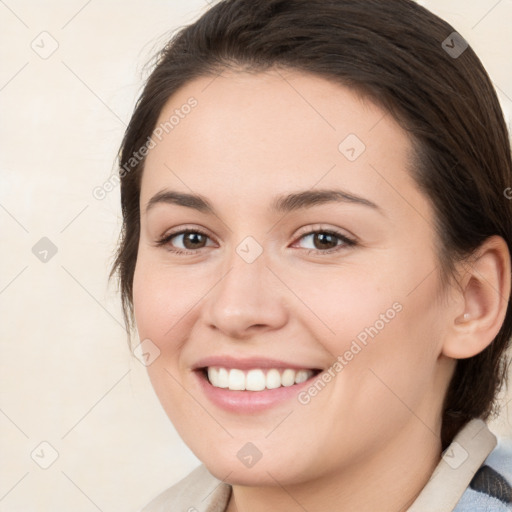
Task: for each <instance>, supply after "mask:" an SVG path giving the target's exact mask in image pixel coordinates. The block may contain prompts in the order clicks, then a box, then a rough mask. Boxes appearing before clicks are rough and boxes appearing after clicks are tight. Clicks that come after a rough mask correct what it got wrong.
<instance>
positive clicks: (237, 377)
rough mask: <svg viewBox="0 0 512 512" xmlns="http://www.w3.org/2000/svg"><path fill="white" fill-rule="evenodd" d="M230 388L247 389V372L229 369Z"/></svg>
mask: <svg viewBox="0 0 512 512" xmlns="http://www.w3.org/2000/svg"><path fill="white" fill-rule="evenodd" d="M228 388H229V389H232V390H233V391H244V390H245V374H244V372H243V371H242V370H230V371H229V384H228Z"/></svg>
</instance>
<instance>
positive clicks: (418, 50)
mask: <svg viewBox="0 0 512 512" xmlns="http://www.w3.org/2000/svg"><path fill="white" fill-rule="evenodd" d="M120 176H121V200H122V210H123V219H124V226H123V235H122V239H121V244H120V247H119V252H118V256H117V260H116V262H115V265H114V268H113V273H114V272H116V271H118V272H119V276H120V283H121V291H122V298H123V303H124V307H125V318H126V320H127V324H128V327H129V328H131V327H135V326H136V328H137V331H138V335H139V337H140V340H142V341H141V344H140V346H139V347H138V348H137V350H138V351H139V352H140V353H141V354H143V355H144V358H145V361H146V364H147V365H148V372H149V376H150V379H151V382H152V384H153V387H154V389H155V391H156V393H157V395H158V397H159V399H160V401H161V403H162V406H163V407H164V409H165V411H166V413H167V414H168V416H169V418H170V419H171V421H172V422H173V423H174V425H175V427H176V428H177V430H178V432H179V433H180V435H181V436H182V438H183V439H184V441H185V442H186V443H187V445H188V446H189V447H190V448H191V449H192V451H193V452H194V453H195V454H196V455H197V457H198V458H199V459H200V460H201V461H202V462H203V463H204V465H203V466H201V467H200V468H198V469H197V470H196V471H194V472H193V473H192V474H191V475H189V476H188V477H187V478H185V479H184V480H183V481H182V482H180V483H179V484H177V485H176V486H174V487H172V488H171V489H170V490H168V491H166V492H164V493H163V494H162V495H160V496H159V497H157V498H156V499H155V500H154V501H153V502H152V503H151V504H150V505H148V507H147V508H146V509H145V510H147V511H157V510H158V511H160V510H161V511H163V510H190V511H195V510H208V511H210V512H212V511H227V512H234V511H238V512H247V511H255V510H273V511H287V512H289V511H295V510H307V511H309V512H313V511H317V510H333V511H352V510H357V511H366V510H368V511H369V510H372V511H373V510H379V511H405V510H409V511H420V510H428V511H437V512H443V511H451V510H457V511H458V512H460V511H466V510H482V509H483V508H482V507H484V508H485V507H487V509H489V510H509V509H510V507H511V502H512V496H511V494H512V491H511V488H510V478H511V475H510V467H511V466H512V462H511V460H510V458H508V459H507V455H506V454H505V455H503V452H502V450H501V449H496V438H495V437H494V436H493V435H492V434H491V432H490V431H489V430H488V428H487V426H486V424H485V423H484V420H485V419H487V418H488V417H489V416H490V414H491V412H492V410H493V403H494V398H495V395H496V393H497V391H498V390H499V388H500V385H501V384H502V381H503V379H504V375H505V371H506V365H505V362H506V361H505V349H506V347H507V343H508V342H509V340H510V337H511V334H512V311H511V307H510V306H509V298H510V288H511V260H510V248H511V245H512V202H511V201H509V200H508V199H507V198H506V195H505V194H504V191H505V190H506V189H507V187H510V185H511V183H512V164H511V154H510V144H509V140H508V136H507V131H506V127H505V124H504V121H503V116H502V113H501V110H500V107H499V104H498V100H497V98H496V94H495V92H494V90H493V88H492V85H491V82H490V80H489V78H488V76H487V74H486V72H485V71H484V69H483V67H482V65H481V63H480V61H479V60H478V58H477V57H476V56H475V54H474V53H473V51H472V49H471V48H470V47H468V46H467V43H466V42H465V41H464V39H463V38H462V37H461V36H460V35H459V34H457V33H456V32H455V31H454V30H453V28H452V27H450V26H449V25H448V24H447V23H445V22H444V21H442V20H440V19H439V18H437V17H436V16H434V15H433V14H431V13H430V12H428V11H427V10H425V9H424V8H422V7H420V6H418V5H417V4H415V3H414V2H412V1H409V0H395V1H393V2H383V1H380V0H366V1H364V2H363V1H361V0H330V1H326V0H256V1H255V0H231V1H230V0H225V1H221V2H219V3H218V4H216V5H215V6H214V7H212V8H211V9H210V10H209V11H208V12H206V13H205V14H204V15H203V16H202V17H201V18H200V19H199V20H198V21H196V22H195V23H194V24H192V25H190V26H188V27H185V28H184V29H182V30H181V31H180V32H179V33H178V34H176V36H175V37H173V39H172V40H171V41H170V43H169V44H168V45H167V47H166V48H165V49H164V50H163V51H162V53H161V55H160V59H159V61H158V64H157V66H156V68H155V70H154V71H153V73H152V75H151V76H150V78H149V80H148V82H147V84H146V86H145V89H144V91H143V93H142V95H141V98H140V99H139V101H138V104H137V106H136V109H135V112H134V114H133V117H132V119H131V121H130V124H129V126H128V129H127V131H126V134H125V138H124V140H123V144H122V148H121V153H120ZM493 450H494V451H493ZM491 452H492V453H491ZM507 469H508V474H507Z"/></svg>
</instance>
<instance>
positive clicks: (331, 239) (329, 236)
mask: <svg viewBox="0 0 512 512" xmlns="http://www.w3.org/2000/svg"><path fill="white" fill-rule="evenodd" d="M298 243H299V245H300V246H302V248H304V249H308V250H309V251H312V252H316V253H318V254H322V253H330V252H333V250H336V251H337V250H339V249H343V248H348V247H351V246H355V245H357V242H356V241H355V240H351V239H350V238H348V237H346V236H345V235H342V234H341V233H336V232H333V231H332V232H331V231H323V230H317V231H311V232H309V233H307V234H305V235H303V236H301V237H300V239H299V242H298Z"/></svg>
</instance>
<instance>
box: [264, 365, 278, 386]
mask: <svg viewBox="0 0 512 512" xmlns="http://www.w3.org/2000/svg"><path fill="white" fill-rule="evenodd" d="M280 387H281V374H280V373H279V370H274V369H272V370H269V371H268V372H267V380H266V388H267V389H276V388H280Z"/></svg>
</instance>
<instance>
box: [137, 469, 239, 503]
mask: <svg viewBox="0 0 512 512" xmlns="http://www.w3.org/2000/svg"><path fill="white" fill-rule="evenodd" d="M230 495H231V486H230V485H228V484H226V483H224V482H222V481H221V480H218V479H217V478H215V477H214V476H213V475H212V474H211V473H210V472H209V471H208V470H207V469H206V467H205V466H204V465H203V464H201V466H199V467H197V468H196V469H194V470H193V471H192V472H191V473H189V474H188V475H187V476H186V477H185V478H183V479H182V480H180V481H179V482H178V483H177V484H175V485H173V486H172V487H169V488H168V489H166V490H165V491H163V492H162V493H161V494H159V495H158V496H157V497H156V498H154V499H153V500H152V501H151V502H150V503H148V504H147V505H146V506H145V507H144V508H143V509H142V510H141V512H170V511H172V512H224V510H225V509H226V506H227V504H228V501H229V497H230Z"/></svg>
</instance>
